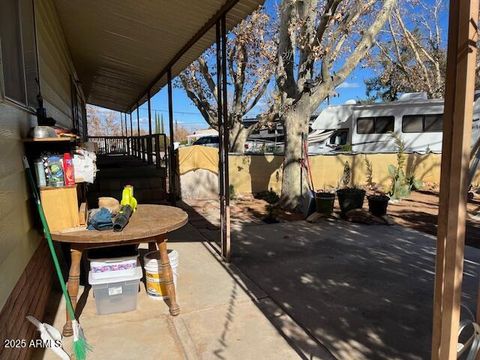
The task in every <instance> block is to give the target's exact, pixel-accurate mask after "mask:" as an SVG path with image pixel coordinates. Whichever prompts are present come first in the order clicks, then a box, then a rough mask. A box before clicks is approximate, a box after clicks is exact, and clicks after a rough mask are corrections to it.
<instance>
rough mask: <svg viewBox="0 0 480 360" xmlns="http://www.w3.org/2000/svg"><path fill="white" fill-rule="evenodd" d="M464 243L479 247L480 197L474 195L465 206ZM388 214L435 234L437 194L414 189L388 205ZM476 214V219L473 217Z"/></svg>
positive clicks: (401, 223) (397, 220) (399, 220)
mask: <svg viewBox="0 0 480 360" xmlns="http://www.w3.org/2000/svg"><path fill="white" fill-rule="evenodd" d="M467 211H468V214H469V220H467V233H466V238H465V240H466V244H467V245H470V246H474V247H476V248H480V198H479V197H476V198H475V199H474V200H472V201H470V202H469V203H468V206H467ZM388 214H389V215H390V216H391V217H393V218H394V219H395V221H396V222H397V223H398V224H400V225H403V226H407V227H410V228H412V229H415V230H418V231H423V232H426V233H428V234H431V235H436V234H437V214H438V194H437V193H435V192H428V191H415V192H413V193H412V194H411V196H410V197H409V198H406V199H403V200H401V201H400V202H399V203H398V204H390V205H389V206H388ZM475 215H477V216H476V217H477V219H474V218H473V217H474V216H475Z"/></svg>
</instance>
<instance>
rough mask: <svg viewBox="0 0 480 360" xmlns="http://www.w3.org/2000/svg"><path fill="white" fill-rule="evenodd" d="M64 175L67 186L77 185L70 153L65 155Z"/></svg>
mask: <svg viewBox="0 0 480 360" xmlns="http://www.w3.org/2000/svg"><path fill="white" fill-rule="evenodd" d="M63 174H64V176H63V177H64V180H65V185H67V186H68V185H75V175H74V173H73V159H72V155H70V153H65V154H63Z"/></svg>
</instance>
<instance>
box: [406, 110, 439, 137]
mask: <svg viewBox="0 0 480 360" xmlns="http://www.w3.org/2000/svg"><path fill="white" fill-rule="evenodd" d="M442 129H443V115H441V114H435V115H405V116H404V117H403V118H402V131H403V132H404V133H421V132H440V131H442Z"/></svg>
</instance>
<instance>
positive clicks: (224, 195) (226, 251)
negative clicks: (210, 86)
mask: <svg viewBox="0 0 480 360" xmlns="http://www.w3.org/2000/svg"><path fill="white" fill-rule="evenodd" d="M215 30H216V40H217V44H216V50H217V52H216V55H217V56H216V60H217V104H218V109H217V114H218V137H219V142H218V145H219V146H218V152H219V154H218V155H219V156H218V161H219V164H218V170H219V171H218V173H219V183H220V184H219V185H220V186H219V190H220V196H219V198H220V199H219V200H220V244H221V253H222V257H223V259H224V260H225V261H227V262H228V261H230V255H231V249H230V191H229V190H230V189H229V187H230V186H229V179H228V149H229V136H228V135H229V129H228V102H227V101H228V96H227V95H228V94H227V50H226V46H227V45H226V44H227V33H226V24H225V15H223V16H222V17H221V18H220V20H219V21H218V22H217V24H216V27H215Z"/></svg>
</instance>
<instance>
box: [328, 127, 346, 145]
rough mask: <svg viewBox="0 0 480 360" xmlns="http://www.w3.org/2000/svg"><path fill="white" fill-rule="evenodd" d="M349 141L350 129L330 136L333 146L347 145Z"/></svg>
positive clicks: (338, 131)
mask: <svg viewBox="0 0 480 360" xmlns="http://www.w3.org/2000/svg"><path fill="white" fill-rule="evenodd" d="M347 140H348V129H340V130H337V131H335V133H334V134H333V135H332V136H330V144H331V145H346V144H347Z"/></svg>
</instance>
